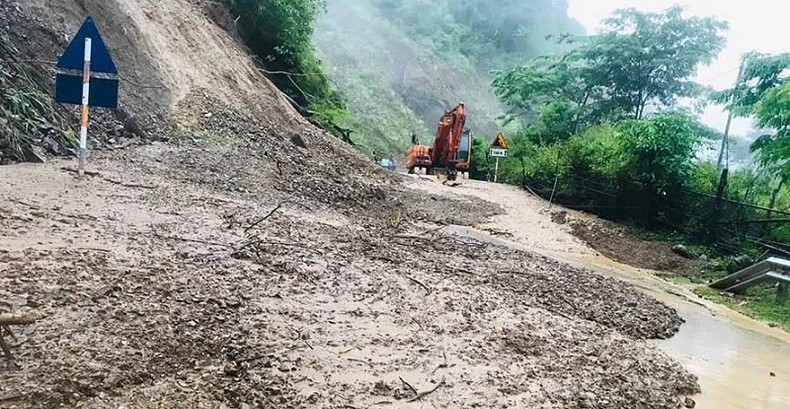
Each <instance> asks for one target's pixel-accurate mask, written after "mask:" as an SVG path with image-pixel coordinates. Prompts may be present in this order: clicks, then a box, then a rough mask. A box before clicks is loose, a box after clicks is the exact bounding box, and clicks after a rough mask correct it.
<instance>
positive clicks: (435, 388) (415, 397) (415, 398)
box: [406, 379, 444, 402]
mask: <svg viewBox="0 0 790 409" xmlns="http://www.w3.org/2000/svg"><path fill="white" fill-rule="evenodd" d="M442 385H444V379H442V381H441V382H439V383H438V384H437V385H436V386H434V387H433V389H431V390H427V391H423V392H420V393H417V394H416V395H415V396H414V397H413V398H411V399H409V400H407V401H406V402H414V401H418V400H421V399H422V398H424V397H426V396H428V395H430V394H432V393H434V392H436V390H437V389H439V388H440V387H441V386H442Z"/></svg>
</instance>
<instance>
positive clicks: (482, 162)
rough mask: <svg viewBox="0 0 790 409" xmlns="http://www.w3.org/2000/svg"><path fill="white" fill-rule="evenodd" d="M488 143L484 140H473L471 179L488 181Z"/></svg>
mask: <svg viewBox="0 0 790 409" xmlns="http://www.w3.org/2000/svg"><path fill="white" fill-rule="evenodd" d="M490 171H491V170H490V169H489V166H488V141H486V140H485V139H483V138H474V139H472V163H471V164H470V169H469V177H471V178H472V179H477V180H488V177H489V172H490Z"/></svg>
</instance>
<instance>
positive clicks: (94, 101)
mask: <svg viewBox="0 0 790 409" xmlns="http://www.w3.org/2000/svg"><path fill="white" fill-rule="evenodd" d="M86 38H90V39H91V66H90V72H91V78H90V92H89V94H88V105H89V106H92V107H102V108H110V109H116V108H118V78H117V75H118V69H117V68H116V67H115V63H114V62H113V61H112V56H111V55H110V51H109V50H108V49H107V46H106V45H105V44H104V40H102V38H101V35H100V34H99V29H98V28H97V27H96V24H95V23H94V22H93V19H92V18H91V17H88V18H86V19H85V22H84V23H82V27H80V29H79V31H77V34H76V35H75V36H74V38H73V39H72V40H71V43H69V46H68V47H66V51H64V52H63V55H62V56H61V57H60V60H58V65H57V67H58V68H59V69H61V70H70V71H79V72H83V69H84V68H85V61H84V60H85V39H86ZM93 74H102V78H95V77H94V76H93ZM107 77H109V78H107ZM82 85H83V76H82V75H80V74H77V73H58V74H57V76H56V77H55V101H57V102H59V103H61V104H74V105H82Z"/></svg>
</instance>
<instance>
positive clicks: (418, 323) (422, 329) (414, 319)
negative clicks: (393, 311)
mask: <svg viewBox="0 0 790 409" xmlns="http://www.w3.org/2000/svg"><path fill="white" fill-rule="evenodd" d="M409 318H411V320H412V322H414V323H415V324H417V326H418V327H420V330H421V331H425V328H423V327H422V324H420V321H417V319H416V318H414V317H409Z"/></svg>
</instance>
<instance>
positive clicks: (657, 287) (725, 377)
mask: <svg viewBox="0 0 790 409" xmlns="http://www.w3.org/2000/svg"><path fill="white" fill-rule="evenodd" d="M412 186H413V187H414V188H415V189H420V190H423V191H426V192H431V193H432V194H438V193H444V194H466V195H471V196H474V197H479V198H485V199H486V200H489V201H492V202H495V203H497V204H499V205H501V206H502V207H503V208H504V209H505V212H504V213H503V214H501V215H497V216H494V217H492V218H491V220H490V221H489V222H488V223H484V224H481V225H479V226H476V228H473V229H469V228H463V229H461V231H462V232H464V234H466V235H471V236H474V237H477V238H479V239H481V240H492V241H494V242H497V243H500V244H504V245H509V246H514V247H516V248H525V249H528V250H530V251H534V252H537V253H540V254H543V255H546V256H548V257H551V258H553V259H557V260H562V261H564V262H567V263H569V264H573V265H576V266H584V267H586V268H591V269H593V270H595V271H599V272H602V273H604V274H607V275H610V276H613V277H617V278H619V279H621V280H624V281H627V282H629V283H631V284H632V285H634V286H635V287H637V288H639V289H640V290H641V291H642V292H644V293H645V294H648V295H650V296H651V297H653V298H656V299H659V300H661V301H663V302H665V303H667V304H668V305H670V306H672V307H673V308H675V309H677V310H678V312H679V313H680V315H681V316H682V317H683V318H684V320H685V321H686V322H685V323H684V324H683V325H682V326H681V328H680V331H679V332H678V334H676V335H675V336H674V337H672V338H670V339H668V340H664V341H660V342H656V345H658V346H659V347H660V348H661V349H663V350H665V351H667V352H668V353H669V354H670V355H672V356H674V357H676V358H677V359H679V360H680V361H681V362H683V363H684V365H685V366H686V368H687V369H689V370H690V371H691V372H692V373H694V374H695V375H697V376H699V382H700V385H701V386H702V394H700V395H698V396H696V397H695V399H696V403H697V407H698V408H703V409H705V408H710V409H720V408H722V409H740V408H764V409H780V408H787V407H790V334H788V333H786V332H784V331H782V330H780V329H774V328H770V327H769V326H768V325H767V324H765V323H761V322H758V321H755V320H752V319H749V318H747V317H745V316H743V315H740V314H738V313H735V312H733V311H731V310H729V309H727V308H725V307H722V306H719V305H717V304H714V303H711V302H708V301H706V300H703V299H701V298H698V297H697V296H695V295H694V294H693V293H691V292H690V291H687V290H685V289H684V288H681V287H678V286H675V285H672V284H670V283H668V282H666V281H664V280H661V279H659V278H657V277H656V274H655V272H652V271H648V270H644V269H638V268H634V267H631V266H628V265H624V264H620V263H617V262H614V261H612V260H610V259H608V258H606V257H604V256H602V255H601V254H599V253H598V252H597V251H595V250H593V249H591V248H590V247H589V246H587V245H586V244H585V243H583V242H582V241H581V240H579V239H578V238H577V237H575V236H573V235H572V234H571V227H570V226H569V225H567V224H566V223H561V224H558V223H554V222H553V221H552V217H551V216H552V213H554V212H558V211H564V212H567V213H568V215H569V216H568V217H572V218H574V219H577V220H591V219H592V217H591V216H589V215H586V214H583V213H580V212H574V211H569V210H566V209H562V208H560V207H557V206H556V205H555V206H551V207H550V206H549V205H548V203H547V202H546V201H545V200H543V199H540V198H537V197H534V196H532V195H530V194H528V193H527V192H524V191H522V190H520V189H518V188H515V187H512V186H506V185H496V184H490V183H483V182H477V181H464V183H463V185H462V186H460V187H455V188H447V187H444V186H441V185H440V184H438V183H428V180H425V179H422V180H420V179H416V180H415V181H414V183H413V184H412ZM772 374H773V375H772Z"/></svg>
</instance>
